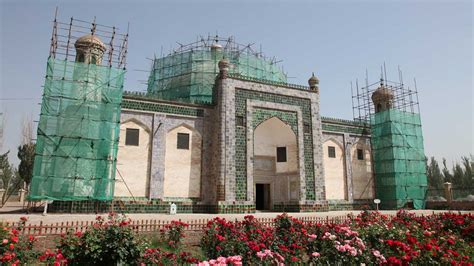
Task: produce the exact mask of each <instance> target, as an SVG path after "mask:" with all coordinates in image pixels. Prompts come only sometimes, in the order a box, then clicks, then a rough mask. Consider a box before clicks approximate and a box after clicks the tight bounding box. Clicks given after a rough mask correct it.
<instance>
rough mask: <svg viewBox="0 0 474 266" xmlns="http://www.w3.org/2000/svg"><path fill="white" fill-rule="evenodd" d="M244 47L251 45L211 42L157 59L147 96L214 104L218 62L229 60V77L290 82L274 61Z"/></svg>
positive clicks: (149, 81) (154, 63)
mask: <svg viewBox="0 0 474 266" xmlns="http://www.w3.org/2000/svg"><path fill="white" fill-rule="evenodd" d="M245 47H249V46H243V47H242V46H239V45H237V44H235V43H230V45H229V43H228V44H227V45H220V44H218V43H217V42H212V44H210V45H208V44H207V43H205V44H204V45H201V46H194V47H193V48H188V49H186V50H179V51H177V52H175V53H172V54H170V55H168V56H165V57H162V58H158V59H155V60H154V62H153V68H152V71H151V73H150V77H149V79H148V90H147V91H148V94H151V95H153V96H155V97H158V98H161V99H164V100H172V101H182V102H190V103H212V99H213V86H214V83H215V79H216V77H217V75H218V73H219V67H218V63H219V61H220V60H221V59H222V58H225V59H227V60H228V61H229V63H230V67H229V73H230V74H240V75H242V76H246V77H250V78H255V79H262V80H269V81H275V82H286V81H287V77H286V75H285V74H284V73H283V71H282V70H281V69H280V68H278V66H277V65H276V64H275V63H274V62H272V61H270V60H267V59H265V58H263V57H262V56H260V55H259V54H257V53H254V52H252V51H251V50H249V49H245Z"/></svg>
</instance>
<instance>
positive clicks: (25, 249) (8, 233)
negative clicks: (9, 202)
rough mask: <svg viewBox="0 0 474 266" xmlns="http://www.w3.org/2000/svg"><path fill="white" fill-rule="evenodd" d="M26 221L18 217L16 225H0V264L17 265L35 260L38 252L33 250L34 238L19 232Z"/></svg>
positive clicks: (24, 218)
mask: <svg viewBox="0 0 474 266" xmlns="http://www.w3.org/2000/svg"><path fill="white" fill-rule="evenodd" d="M26 221H27V218H26V217H22V218H20V221H19V222H18V224H17V225H16V226H12V227H3V226H1V225H0V240H1V241H2V242H1V244H0V262H1V263H0V265H4V264H5V265H8V264H11V265H19V264H20V263H21V264H25V263H31V262H33V261H35V260H36V258H37V256H38V255H39V252H38V251H36V250H34V249H33V247H34V243H35V242H36V238H34V237H33V236H25V235H22V234H20V232H21V230H22V229H23V227H24V226H25V223H26Z"/></svg>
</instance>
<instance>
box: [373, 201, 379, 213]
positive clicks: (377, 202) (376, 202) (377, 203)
mask: <svg viewBox="0 0 474 266" xmlns="http://www.w3.org/2000/svg"><path fill="white" fill-rule="evenodd" d="M374 203H375V204H376V205H377V211H378V210H379V204H380V200H379V199H374Z"/></svg>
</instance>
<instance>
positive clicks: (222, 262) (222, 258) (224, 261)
mask: <svg viewBox="0 0 474 266" xmlns="http://www.w3.org/2000/svg"><path fill="white" fill-rule="evenodd" d="M216 261H217V262H218V263H219V264H226V263H227V259H226V258H224V257H222V256H221V257H218V258H217V259H216Z"/></svg>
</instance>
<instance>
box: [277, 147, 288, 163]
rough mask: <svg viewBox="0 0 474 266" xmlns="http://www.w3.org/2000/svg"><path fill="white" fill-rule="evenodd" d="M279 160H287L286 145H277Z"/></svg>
mask: <svg viewBox="0 0 474 266" xmlns="http://www.w3.org/2000/svg"><path fill="white" fill-rule="evenodd" d="M277 162H278V163H284V162H286V147H277Z"/></svg>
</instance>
